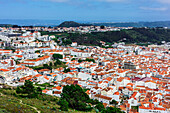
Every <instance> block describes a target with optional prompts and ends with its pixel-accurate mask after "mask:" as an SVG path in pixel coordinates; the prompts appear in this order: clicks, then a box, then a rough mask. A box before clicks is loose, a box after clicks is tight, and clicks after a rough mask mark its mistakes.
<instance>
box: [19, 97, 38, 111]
mask: <svg viewBox="0 0 170 113" xmlns="http://www.w3.org/2000/svg"><path fill="white" fill-rule="evenodd" d="M20 104H22V105H26V106H29V107H31V108H33V109H34V110H35V111H36V112H37V113H41V111H39V110H38V109H37V108H36V107H33V106H30V105H27V104H24V103H22V100H20Z"/></svg>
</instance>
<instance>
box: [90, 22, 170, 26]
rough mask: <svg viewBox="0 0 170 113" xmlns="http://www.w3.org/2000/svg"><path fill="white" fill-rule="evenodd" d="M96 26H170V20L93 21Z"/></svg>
mask: <svg viewBox="0 0 170 113" xmlns="http://www.w3.org/2000/svg"><path fill="white" fill-rule="evenodd" d="M92 24H93V25H96V26H101V25H104V26H111V27H170V21H156V22H115V23H111V22H110V23H109V22H107V23H104V22H103V23H92Z"/></svg>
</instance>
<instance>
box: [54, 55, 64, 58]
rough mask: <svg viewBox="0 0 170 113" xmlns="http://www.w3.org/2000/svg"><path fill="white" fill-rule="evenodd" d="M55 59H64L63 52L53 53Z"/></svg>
mask: <svg viewBox="0 0 170 113" xmlns="http://www.w3.org/2000/svg"><path fill="white" fill-rule="evenodd" d="M53 58H54V59H63V55H61V54H53Z"/></svg>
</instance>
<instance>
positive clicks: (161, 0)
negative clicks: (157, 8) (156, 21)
mask: <svg viewBox="0 0 170 113" xmlns="http://www.w3.org/2000/svg"><path fill="white" fill-rule="evenodd" d="M157 1H158V2H160V3H168V4H170V0H157Z"/></svg>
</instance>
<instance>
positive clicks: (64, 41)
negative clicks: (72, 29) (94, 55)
mask: <svg viewBox="0 0 170 113" xmlns="http://www.w3.org/2000/svg"><path fill="white" fill-rule="evenodd" d="M63 44H64V45H69V44H72V41H71V40H70V39H66V40H63Z"/></svg>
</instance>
